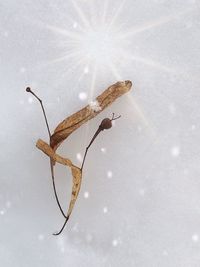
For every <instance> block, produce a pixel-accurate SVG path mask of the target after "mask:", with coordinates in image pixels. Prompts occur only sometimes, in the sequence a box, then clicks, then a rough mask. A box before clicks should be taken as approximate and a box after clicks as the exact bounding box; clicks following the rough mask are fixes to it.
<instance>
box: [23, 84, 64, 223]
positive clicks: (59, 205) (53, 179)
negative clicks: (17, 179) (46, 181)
mask: <svg viewBox="0 0 200 267" xmlns="http://www.w3.org/2000/svg"><path fill="white" fill-rule="evenodd" d="M26 91H27V92H29V93H31V94H32V95H33V96H34V97H35V98H36V99H37V100H38V101H39V103H40V105H41V108H42V112H43V115H44V119H45V123H46V126H47V131H48V134H49V143H50V138H51V132H50V128H49V124H48V120H47V116H46V112H45V109H44V106H43V103H42V100H41V99H40V98H39V97H38V96H37V95H36V94H35V93H34V92H33V91H32V90H31V88H30V87H27V88H26ZM50 168H51V177H52V184H53V191H54V195H55V199H56V202H57V205H58V207H59V209H60V211H61V213H62V215H63V216H64V218H67V216H66V215H65V213H64V211H63V209H62V207H61V204H60V201H59V199H58V194H57V191H56V185H55V175H54V169H53V162H52V160H51V159H50Z"/></svg>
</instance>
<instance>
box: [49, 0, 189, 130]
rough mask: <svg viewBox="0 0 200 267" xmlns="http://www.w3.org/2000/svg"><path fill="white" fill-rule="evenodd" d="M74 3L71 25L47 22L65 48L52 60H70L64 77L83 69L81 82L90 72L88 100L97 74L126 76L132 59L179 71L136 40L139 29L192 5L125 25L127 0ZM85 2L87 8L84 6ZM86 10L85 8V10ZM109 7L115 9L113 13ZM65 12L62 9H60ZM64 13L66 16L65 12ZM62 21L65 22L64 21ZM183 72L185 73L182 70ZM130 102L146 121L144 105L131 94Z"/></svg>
mask: <svg viewBox="0 0 200 267" xmlns="http://www.w3.org/2000/svg"><path fill="white" fill-rule="evenodd" d="M70 5H71V6H72V7H73V12H72V13H73V17H72V13H71V12H70V13H71V15H70V14H69V13H67V14H66V21H71V26H72V27H71V28H70V29H69V24H67V23H66V25H68V26H66V27H58V26H54V25H50V24H45V25H44V26H45V27H46V28H47V29H49V30H50V31H53V32H54V33H55V34H56V35H57V36H58V35H59V38H58V40H57V45H58V47H61V48H62V51H63V55H62V56H60V57H58V58H55V59H54V60H52V61H51V62H49V64H59V63H61V62H65V63H66V65H67V62H68V61H69V60H70V62H71V65H70V66H71V67H70V69H68V70H66V72H64V73H63V74H62V78H63V79H64V78H65V77H66V75H67V73H69V72H70V71H71V70H72V69H76V68H79V69H82V70H83V71H82V73H81V74H80V75H79V79H78V80H79V82H80V81H81V79H83V77H84V74H86V73H88V72H90V74H91V86H90V92H89V101H91V100H92V98H93V96H94V90H95V83H96V77H97V75H99V74H101V73H103V72H105V70H106V72H107V73H110V74H111V75H112V76H113V77H114V78H115V79H117V80H123V68H125V67H126V66H127V67H129V68H131V64H133V62H137V63H139V64H143V65H146V66H147V67H151V68H156V69H159V70H160V71H164V72H168V73H177V70H174V69H173V68H171V67H169V66H165V65H163V64H161V63H159V62H156V61H154V60H152V59H150V58H145V57H142V56H141V55H138V54H137V53H134V54H133V52H132V51H134V50H135V51H137V49H134V47H133V46H134V40H135V39H136V38H137V36H138V35H139V34H140V33H144V32H145V31H150V30H152V29H153V28H155V27H159V26H161V25H163V24H166V23H169V22H170V21H172V20H176V19H177V18H179V17H180V16H183V15H185V14H186V13H188V12H190V11H191V9H187V10H182V11H180V12H179V13H178V14H177V13H176V14H174V15H173V14H172V15H169V16H166V17H161V18H158V19H155V20H153V21H150V22H149V23H145V24H142V25H140V26H137V27H136V26H135V27H130V25H125V26H126V27H124V26H122V25H121V23H120V20H121V17H122V16H123V13H124V9H125V6H126V5H127V2H126V1H125V0H124V1H122V2H121V4H120V5H119V6H117V7H116V8H115V7H113V6H112V5H113V2H111V1H108V0H104V1H101V5H99V4H98V1H97V2H95V3H94V2H93V1H89V2H88V1H87V2H86V1H84V3H83V1H72V0H71V1H70ZM83 5H84V9H83V8H82V6H83ZM83 10H84V11H83ZM109 10H114V11H112V15H110V13H109ZM61 12H63V11H61ZM63 17H64V16H63ZM62 24H63V23H62ZM180 73H181V72H180ZM182 74H183V73H182ZM130 98H131V103H132V105H134V106H135V107H137V108H136V110H137V113H138V115H139V116H140V117H141V120H142V121H143V123H144V124H145V125H147V124H148V120H147V119H146V116H145V115H144V113H143V111H142V108H141V107H139V106H138V105H137V103H136V102H135V100H134V99H133V98H132V96H130Z"/></svg>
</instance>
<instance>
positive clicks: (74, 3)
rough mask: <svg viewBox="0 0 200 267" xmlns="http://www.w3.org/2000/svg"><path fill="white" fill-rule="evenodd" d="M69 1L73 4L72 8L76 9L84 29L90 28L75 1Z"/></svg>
mask: <svg viewBox="0 0 200 267" xmlns="http://www.w3.org/2000/svg"><path fill="white" fill-rule="evenodd" d="M71 3H72V5H73V7H74V9H75V10H76V12H77V14H78V15H79V17H80V19H81V20H82V22H83V23H84V25H85V27H86V29H91V25H90V22H89V21H88V20H87V18H86V17H85V14H84V12H83V11H82V10H81V9H80V8H79V6H78V5H77V3H76V1H73V0H71Z"/></svg>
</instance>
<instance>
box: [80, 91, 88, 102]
mask: <svg viewBox="0 0 200 267" xmlns="http://www.w3.org/2000/svg"><path fill="white" fill-rule="evenodd" d="M78 97H79V99H80V100H82V101H84V100H86V99H87V94H86V93H85V92H80V93H79V95H78Z"/></svg>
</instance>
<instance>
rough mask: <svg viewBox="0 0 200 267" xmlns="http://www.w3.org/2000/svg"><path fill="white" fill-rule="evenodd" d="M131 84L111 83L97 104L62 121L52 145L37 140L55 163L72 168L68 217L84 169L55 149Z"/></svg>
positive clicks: (124, 91)
mask: <svg viewBox="0 0 200 267" xmlns="http://www.w3.org/2000/svg"><path fill="white" fill-rule="evenodd" d="M131 86H132V83H131V81H124V82H117V83H115V84H113V85H111V86H110V87H108V88H107V89H106V90H105V91H104V92H103V93H102V94H101V95H99V96H98V97H97V98H96V100H95V102H96V106H95V105H94V106H92V105H87V106H86V107H85V108H83V109H81V110H79V111H78V112H76V113H74V114H73V115H71V116H69V117H68V118H66V119H65V120H64V121H62V122H61V123H60V124H59V125H58V126H57V127H56V129H55V131H54V134H53V135H52V136H51V138H50V146H49V145H48V144H47V143H45V142H44V141H43V140H41V139H39V140H38V141H37V144H36V146H37V148H39V149H40V150H42V151H43V152H44V153H45V154H46V155H47V156H49V157H50V158H51V159H52V161H53V162H54V163H55V162H58V163H60V164H63V165H66V166H68V167H70V168H71V172H72V176H73V187H72V193H71V200H70V204H69V208H68V211H67V218H69V216H70V214H71V212H72V210H73V208H74V205H75V202H76V200H77V197H78V194H79V191H80V187H81V181H82V171H81V169H80V168H79V167H77V166H75V165H73V163H72V162H71V160H70V159H66V158H63V157H61V156H59V155H58V154H56V153H55V150H56V149H57V148H58V147H59V145H60V144H61V143H62V142H63V141H64V140H65V139H66V138H67V137H68V136H69V135H70V134H71V133H73V132H74V131H75V130H76V129H78V128H79V127H80V126H81V125H82V124H84V123H86V122H87V121H88V120H90V119H92V118H94V117H95V116H96V115H97V114H99V113H100V112H101V111H103V110H104V109H105V108H106V107H108V106H109V105H110V104H112V103H113V102H114V101H115V100H116V99H117V98H118V97H120V96H122V95H123V94H125V93H126V92H128V91H129V90H130V89H131ZM93 103H94V102H93Z"/></svg>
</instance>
